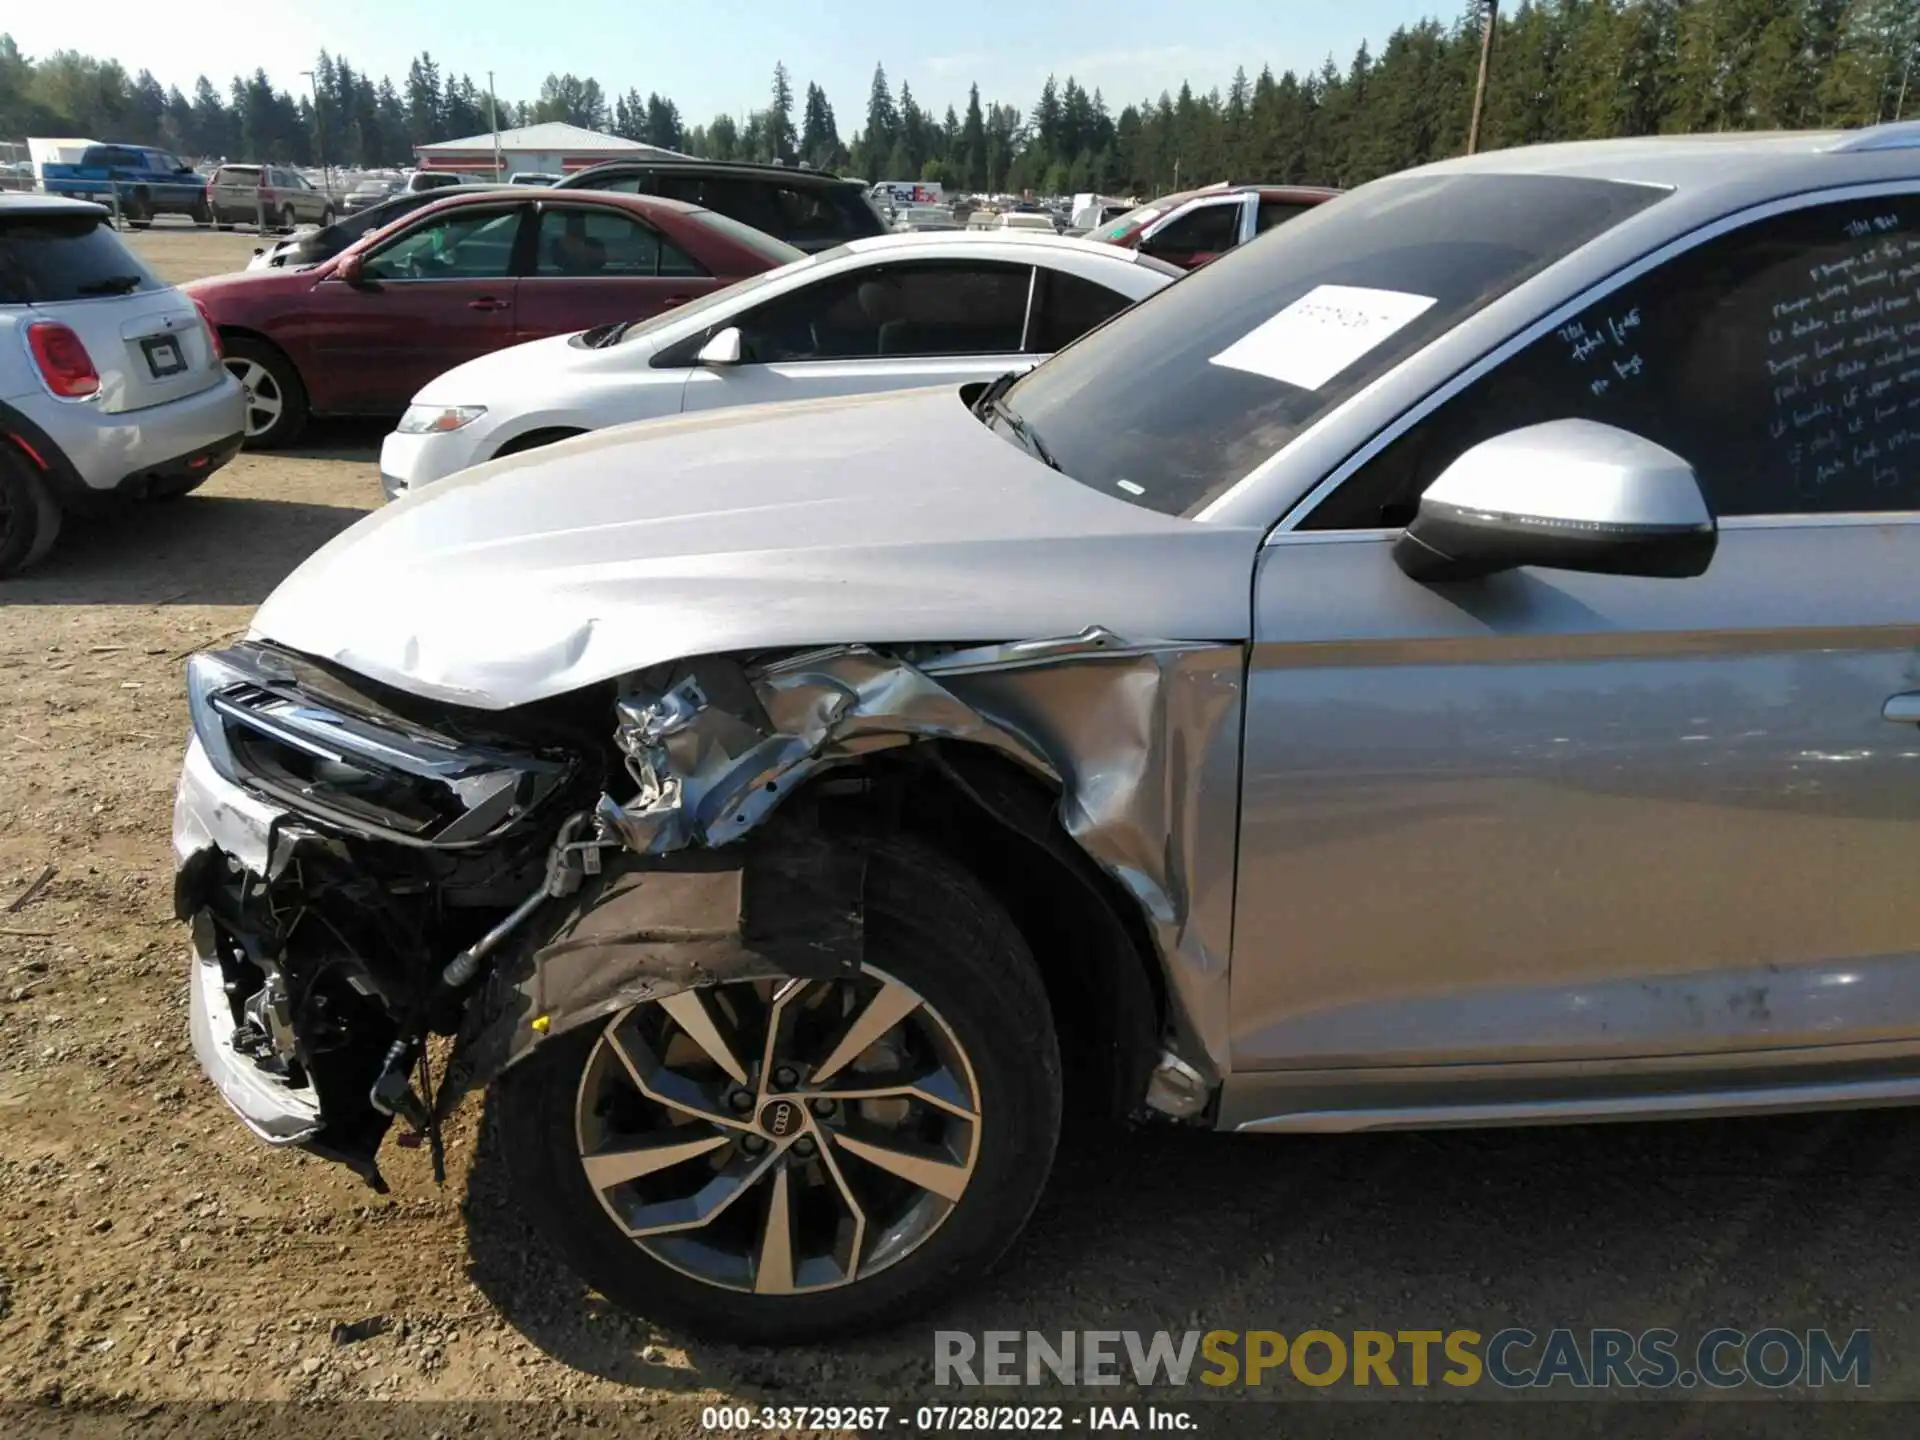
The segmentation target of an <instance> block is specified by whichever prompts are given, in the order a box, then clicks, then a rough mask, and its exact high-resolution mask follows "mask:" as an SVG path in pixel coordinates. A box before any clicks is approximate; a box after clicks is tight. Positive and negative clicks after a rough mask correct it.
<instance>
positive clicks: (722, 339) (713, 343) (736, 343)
mask: <svg viewBox="0 0 1920 1440" xmlns="http://www.w3.org/2000/svg"><path fill="white" fill-rule="evenodd" d="M744 358H745V347H744V346H743V345H742V344H741V340H740V327H739V326H737V325H729V326H727V328H726V329H724V330H720V331H716V332H715V333H714V335H713V336H712V338H710V339H709V340H708V341H707V343H706V344H704V345H702V346H701V347H700V353H699V354H698V355H696V356H695V357H694V361H695V363H696V364H700V365H738V364H739V363H740V362H741V361H742V360H743V359H744Z"/></svg>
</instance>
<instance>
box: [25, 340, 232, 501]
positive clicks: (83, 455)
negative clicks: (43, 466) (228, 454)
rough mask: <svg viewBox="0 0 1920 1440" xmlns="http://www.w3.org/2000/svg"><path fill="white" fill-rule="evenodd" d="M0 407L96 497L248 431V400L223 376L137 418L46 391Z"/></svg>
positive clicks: (135, 413) (136, 414) (136, 413)
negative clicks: (39, 434)
mask: <svg viewBox="0 0 1920 1440" xmlns="http://www.w3.org/2000/svg"><path fill="white" fill-rule="evenodd" d="M0 399H4V400H5V401H6V403H7V404H8V405H11V406H12V407H13V408H14V409H16V410H18V411H19V412H20V413H21V414H23V415H25V416H26V417H27V418H28V419H29V420H31V421H32V422H33V423H34V424H36V425H38V426H39V427H40V428H41V429H42V430H43V431H45V432H46V433H47V434H48V435H49V436H51V437H52V439H53V441H54V443H55V444H56V445H58V446H59V447H60V453H61V454H62V455H64V456H65V457H66V460H67V463H68V464H69V465H70V466H71V467H72V468H73V471H74V473H75V474H77V475H78V476H79V477H80V479H81V480H82V481H83V482H84V483H85V484H86V485H87V486H88V488H90V489H94V490H111V489H113V488H114V487H115V486H116V485H118V484H119V483H120V482H121V481H122V480H124V479H126V478H127V477H128V476H129V475H132V474H135V473H137V472H139V471H141V470H145V469H146V468H147V467H148V466H150V465H156V464H159V463H161V462H162V461H166V460H171V459H173V458H175V457H176V456H180V455H190V454H192V453H193V452H194V451H196V450H205V449H207V448H209V447H211V446H214V445H217V444H219V443H220V442H221V441H223V440H231V439H233V438H234V437H236V436H237V435H239V434H240V433H241V432H242V431H243V430H245V428H246V404H247V392H246V390H245V388H244V387H243V386H242V385H241V384H240V382H239V381H238V380H236V379H235V378H234V377H233V376H232V375H229V374H228V373H227V372H226V370H225V369H224V368H222V369H221V371H220V374H219V376H218V378H217V379H216V380H215V381H214V383H213V384H211V385H208V386H207V387H206V388H205V389H202V390H198V391H196V392H194V393H193V394H191V395H187V396H185V397H183V398H181V399H178V400H170V401H167V402H165V403H164V404H159V405H149V406H147V407H146V408H144V409H141V410H127V411H120V412H117V413H116V412H113V411H108V410H101V409H98V408H96V407H94V406H92V405H89V404H87V403H86V402H85V401H75V400H62V399H59V398H57V397H56V396H53V395H49V394H48V393H47V392H46V390H45V389H44V388H43V389H41V390H39V391H37V392H33V393H29V394H25V395H9V396H4V397H0Z"/></svg>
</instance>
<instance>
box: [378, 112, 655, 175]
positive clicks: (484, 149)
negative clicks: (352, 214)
mask: <svg viewBox="0 0 1920 1440" xmlns="http://www.w3.org/2000/svg"><path fill="white" fill-rule="evenodd" d="M496 141H497V142H498V143H497V146H496ZM679 153H680V152H679V151H677V150H663V149H661V148H660V147H659V146H658V145H647V144H643V143H642V142H640V141H638V140H627V139H623V138H622V137H621V136H618V135H602V134H601V133H600V132H599V131H597V130H585V129H582V128H581V127H580V126H578V125H569V124H567V123H566V122H565V121H563V120H550V121H548V122H546V123H545V124H542V125H526V126H522V127H521V128H520V129H518V130H502V131H501V132H500V133H499V134H498V135H497V136H496V135H495V134H494V133H493V132H492V131H488V132H487V133H486V134H484V135H469V136H467V137H466V138H465V139H462V140H440V141H436V142H435V143H434V144H432V145H416V146H414V147H413V155H414V160H415V162H416V163H417V164H418V165H419V166H420V168H421V169H422V170H453V171H457V172H459V173H460V174H463V175H472V176H475V177H476V178H481V177H484V178H486V179H494V178H496V176H497V178H499V179H502V180H504V179H506V178H507V177H508V176H512V175H521V174H527V173H532V174H535V175H571V174H573V172H574V171H576V170H585V169H586V168H587V167H588V166H590V165H600V164H604V163H605V162H606V161H608V160H645V159H657V158H659V157H661V156H677V155H678V154H679ZM496 155H497V156H498V157H499V158H498V171H497V172H496V169H495V156H496Z"/></svg>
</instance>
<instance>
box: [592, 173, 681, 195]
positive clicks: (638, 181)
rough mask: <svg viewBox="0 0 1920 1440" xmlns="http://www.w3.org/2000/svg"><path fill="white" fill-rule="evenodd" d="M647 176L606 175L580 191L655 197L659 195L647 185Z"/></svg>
mask: <svg viewBox="0 0 1920 1440" xmlns="http://www.w3.org/2000/svg"><path fill="white" fill-rule="evenodd" d="M651 178H652V177H651V176H647V175H637V174H633V175H608V176H604V177H602V178H599V179H596V180H595V181H594V182H593V184H591V185H582V186H580V187H579V188H580V189H582V190H613V191H617V192H618V193H620V194H622V195H655V194H659V193H661V192H660V191H658V190H656V189H654V188H653V187H652V186H650V185H649V184H647V181H648V180H649V179H651Z"/></svg>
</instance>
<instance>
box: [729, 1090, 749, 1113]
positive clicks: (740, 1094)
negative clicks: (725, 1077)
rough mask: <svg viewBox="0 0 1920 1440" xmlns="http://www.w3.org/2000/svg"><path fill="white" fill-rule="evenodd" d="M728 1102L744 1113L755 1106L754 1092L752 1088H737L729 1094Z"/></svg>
mask: <svg viewBox="0 0 1920 1440" xmlns="http://www.w3.org/2000/svg"><path fill="white" fill-rule="evenodd" d="M727 1104H729V1105H731V1106H732V1107H733V1108H734V1109H736V1110H738V1111H740V1113H741V1114H743V1115H744V1114H745V1113H746V1112H747V1111H749V1110H751V1109H752V1108H753V1092H752V1091H750V1090H736V1091H734V1092H733V1093H732V1094H731V1095H729V1096H727Z"/></svg>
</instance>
